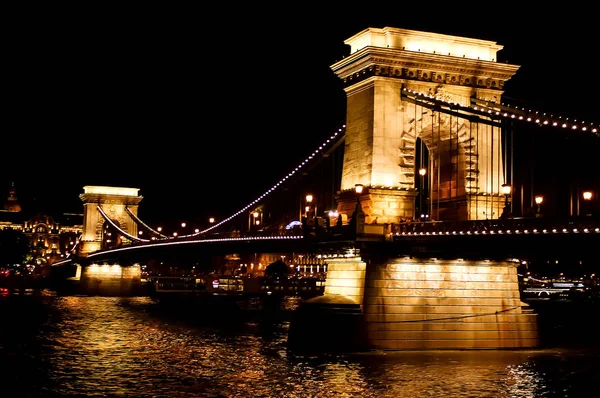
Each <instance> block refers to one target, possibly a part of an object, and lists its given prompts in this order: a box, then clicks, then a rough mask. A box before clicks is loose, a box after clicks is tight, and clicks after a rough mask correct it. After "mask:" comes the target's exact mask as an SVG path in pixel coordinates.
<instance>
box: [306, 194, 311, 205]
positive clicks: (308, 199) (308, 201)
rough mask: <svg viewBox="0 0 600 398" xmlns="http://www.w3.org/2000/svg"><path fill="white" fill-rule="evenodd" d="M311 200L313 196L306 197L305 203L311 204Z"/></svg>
mask: <svg viewBox="0 0 600 398" xmlns="http://www.w3.org/2000/svg"><path fill="white" fill-rule="evenodd" d="M312 200H313V196H312V195H311V194H308V195H306V203H311V202H312Z"/></svg>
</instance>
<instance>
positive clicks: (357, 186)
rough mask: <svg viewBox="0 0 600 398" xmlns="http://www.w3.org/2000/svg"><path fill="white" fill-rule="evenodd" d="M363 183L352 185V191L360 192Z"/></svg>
mask: <svg viewBox="0 0 600 398" xmlns="http://www.w3.org/2000/svg"><path fill="white" fill-rule="evenodd" d="M363 188H364V185H363V184H356V185H354V192H356V193H357V194H361V193H362V191H363Z"/></svg>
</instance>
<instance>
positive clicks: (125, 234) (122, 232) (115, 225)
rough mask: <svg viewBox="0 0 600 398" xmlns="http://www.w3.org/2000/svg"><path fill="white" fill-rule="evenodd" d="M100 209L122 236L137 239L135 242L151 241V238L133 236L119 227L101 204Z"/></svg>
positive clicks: (98, 207)
mask: <svg viewBox="0 0 600 398" xmlns="http://www.w3.org/2000/svg"><path fill="white" fill-rule="evenodd" d="M97 209H98V211H99V212H100V214H101V215H102V217H104V219H105V220H106V221H108V223H109V224H110V225H111V226H112V227H113V228H114V229H116V230H117V232H119V234H121V235H122V236H124V237H126V238H128V239H130V240H132V241H135V242H150V240H149V239H142V238H138V237H137V236H133V235H131V234H129V233H127V232H125V231H124V230H122V229H121V227H119V226H118V225H117V224H115V223H114V221H113V220H111V219H110V217H109V216H108V215H107V214H106V213H105V212H104V210H102V207H101V206H100V205H98V206H97Z"/></svg>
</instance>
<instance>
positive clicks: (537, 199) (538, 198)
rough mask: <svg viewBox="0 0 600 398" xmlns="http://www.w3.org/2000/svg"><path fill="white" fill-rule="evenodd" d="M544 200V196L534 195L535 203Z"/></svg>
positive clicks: (540, 202)
mask: <svg viewBox="0 0 600 398" xmlns="http://www.w3.org/2000/svg"><path fill="white" fill-rule="evenodd" d="M543 201H544V197H543V196H536V197H535V203H536V204H538V205H540V204H542V202H543Z"/></svg>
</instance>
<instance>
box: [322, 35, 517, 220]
mask: <svg viewBox="0 0 600 398" xmlns="http://www.w3.org/2000/svg"><path fill="white" fill-rule="evenodd" d="M345 44H347V45H349V46H350V55H349V56H347V57H346V58H344V59H343V60H341V61H339V62H337V63H335V64H334V65H332V66H331V68H332V70H333V71H334V72H335V73H336V75H337V76H338V77H339V78H340V79H342V80H343V81H344V84H345V91H346V95H347V114H346V139H345V151H344V163H343V171H342V181H341V192H340V194H339V195H338V198H337V199H338V211H340V213H343V214H347V215H350V214H351V213H352V212H353V211H354V209H355V207H356V199H357V198H356V196H355V195H356V194H355V193H354V187H355V185H356V184H362V185H363V186H364V187H365V189H364V190H363V192H362V194H361V195H360V203H361V205H362V208H363V210H364V212H365V215H366V218H365V222H366V223H367V224H371V223H380V224H381V223H395V222H399V221H402V220H403V219H411V218H413V217H414V215H415V197H416V195H417V191H416V188H415V175H416V174H417V169H416V159H417V151H416V149H417V148H416V147H417V145H416V144H417V139H418V138H419V139H420V141H419V142H421V143H423V144H424V145H425V146H426V149H427V153H428V164H427V169H428V170H429V171H428V177H427V178H428V181H429V184H430V185H429V186H430V188H429V191H430V197H429V198H428V199H429V203H430V204H429V206H431V209H432V210H433V211H432V213H431V214H432V216H433V215H434V214H437V217H436V218H437V219H442V220H473V219H485V218H498V216H499V215H500V214H501V212H502V208H503V207H504V200H505V198H504V196H502V193H501V187H502V185H503V184H505V183H507V174H506V169H505V166H506V165H505V164H504V163H505V161H504V162H503V158H504V155H503V153H502V151H503V148H502V132H501V127H500V125H498V124H496V125H495V124H494V123H493V120H492V119H491V118H487V120H485V119H486V116H485V115H483V116H481V115H479V116H478V117H477V118H470V117H469V116H468V115H460V114H458V113H457V114H456V115H454V116H453V115H452V114H448V113H442V112H440V111H437V110H435V109H432V108H429V107H426V106H424V105H422V104H419V103H418V102H415V101H409V100H408V99H407V98H406V97H405V96H403V94H402V93H403V92H404V93H406V92H412V93H423V94H425V95H429V96H430V97H431V98H435V99H436V100H444V101H447V102H448V103H456V104H459V105H462V106H471V105H473V104H474V102H475V101H484V102H485V101H487V102H492V103H498V104H500V103H501V96H502V93H503V86H504V83H505V81H507V80H509V79H510V78H511V77H512V76H513V75H514V74H515V73H516V71H517V70H518V68H519V66H516V65H510V64H505V63H497V62H496V54H497V52H498V51H499V50H501V49H502V48H503V47H502V46H501V45H498V44H496V43H495V42H491V41H486V40H479V39H470V38H463V37H456V36H449V35H442V34H436V33H428V32H419V31H412V30H405V29H398V28H391V27H384V28H367V29H365V30H363V31H362V32H360V33H358V34H356V35H354V36H352V37H351V38H349V39H347V40H346V41H345ZM471 116H472V115H471ZM483 120H485V121H486V122H488V123H482V121H483ZM420 156H421V158H422V157H423V155H422V154H421V155H420ZM417 177H418V176H417Z"/></svg>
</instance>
